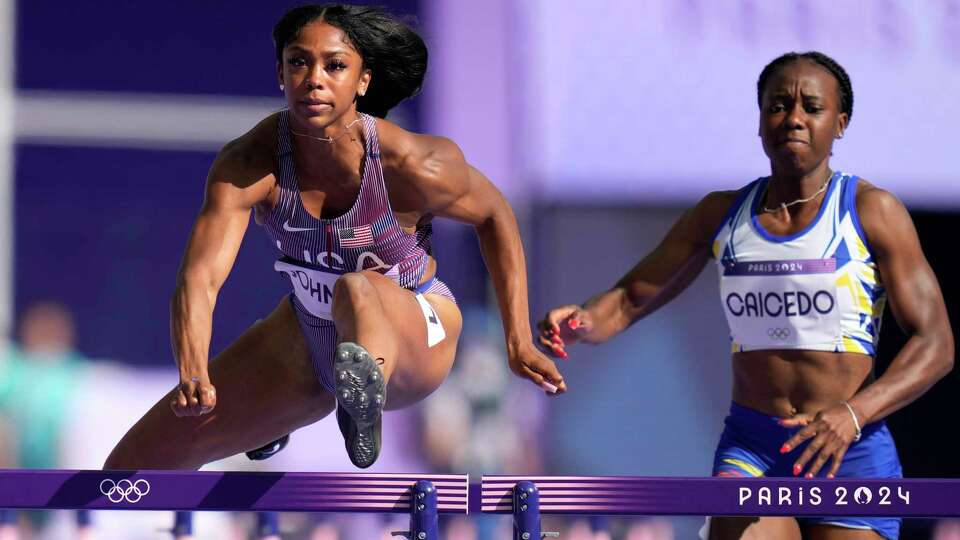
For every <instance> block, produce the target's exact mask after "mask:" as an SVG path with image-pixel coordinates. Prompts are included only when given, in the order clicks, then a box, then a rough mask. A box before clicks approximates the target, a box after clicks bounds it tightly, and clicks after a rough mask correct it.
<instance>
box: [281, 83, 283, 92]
mask: <svg viewBox="0 0 960 540" xmlns="http://www.w3.org/2000/svg"><path fill="white" fill-rule="evenodd" d="M280 91H281V92H283V85H282V84H281V85H280Z"/></svg>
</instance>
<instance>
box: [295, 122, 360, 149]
mask: <svg viewBox="0 0 960 540" xmlns="http://www.w3.org/2000/svg"><path fill="white" fill-rule="evenodd" d="M360 120H361V118H360V117H359V116H358V117H357V119H356V120H354V121H353V122H350V123H349V124H347V126H346V127H345V128H343V133H341V134H339V135H337V136H336V137H315V136H313V135H308V134H306V133H300V132H298V131H294V129H293V127H291V128H290V133H293V134H294V135H296V136H297V137H306V138H307V139H313V140H315V141H320V142H325V143H329V144H333V143H335V142H337V141H338V140H340V139H341V138H343V136H344V135H346V134H348V133H350V128H352V127H353V126H354V125H356V123H357V122H359V121H360ZM350 138H351V139H353V140H356V139H354V138H353V137H350Z"/></svg>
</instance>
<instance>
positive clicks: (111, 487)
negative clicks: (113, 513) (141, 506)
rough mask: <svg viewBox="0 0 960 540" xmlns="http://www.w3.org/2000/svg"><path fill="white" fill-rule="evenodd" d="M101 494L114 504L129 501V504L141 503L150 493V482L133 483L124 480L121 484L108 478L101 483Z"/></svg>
mask: <svg viewBox="0 0 960 540" xmlns="http://www.w3.org/2000/svg"><path fill="white" fill-rule="evenodd" d="M100 493H102V494H103V495H105V496H106V497H107V499H109V500H110V502H112V503H119V502H123V501H127V502H128V503H136V502H140V499H142V498H143V497H144V496H146V494H147V493H150V482H147V481H146V480H144V479H142V478H141V479H140V480H137V481H136V482H131V481H130V480H127V479H126V478H124V479H123V480H120V481H119V482H114V481H113V480H111V479H109V478H107V479H105V480H103V481H102V482H100Z"/></svg>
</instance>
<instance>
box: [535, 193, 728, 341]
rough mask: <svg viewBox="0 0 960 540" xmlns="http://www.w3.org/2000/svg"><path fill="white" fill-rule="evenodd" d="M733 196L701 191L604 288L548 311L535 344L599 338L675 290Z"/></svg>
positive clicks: (691, 273) (698, 266) (705, 255)
mask: <svg viewBox="0 0 960 540" xmlns="http://www.w3.org/2000/svg"><path fill="white" fill-rule="evenodd" d="M735 196H736V193H735V192H726V191H725V192H715V193H711V194H709V195H707V196H706V197H704V198H703V199H702V200H701V201H700V202H699V203H698V204H697V205H696V206H695V207H693V208H691V209H690V210H688V211H687V212H686V213H684V214H683V216H681V217H680V219H679V220H678V221H677V222H676V223H675V224H674V225H673V227H672V228H671V229H670V232H668V233H667V236H666V237H665V238H664V239H663V240H662V241H661V242H660V245H658V246H657V247H656V249H654V250H653V251H652V252H651V253H650V254H649V255H647V256H646V257H644V258H643V259H642V260H641V261H640V262H639V263H637V265H636V266H634V267H633V268H632V269H631V270H630V271H629V272H627V274H626V275H625V276H623V277H622V278H621V279H620V280H619V281H617V283H616V284H614V286H613V287H611V288H610V289H609V290H606V291H604V292H602V293H600V294H597V295H596V296H594V297H593V298H591V299H590V300H588V301H587V302H585V303H584V304H583V305H582V306H578V305H567V306H562V307H559V308H556V309H553V310H550V311H549V312H548V313H547V315H546V317H544V319H543V321H541V322H540V324H539V325H538V329H539V332H540V336H539V342H540V344H541V345H543V346H544V347H546V348H547V349H548V350H550V351H551V352H552V353H553V354H554V355H555V356H559V357H566V355H567V353H566V350H565V346H566V345H568V344H571V343H576V342H577V341H585V342H587V343H594V344H596V343H603V342H604V341H606V340H608V339H610V338H612V337H613V336H615V335H617V334H619V333H620V332H623V331H624V330H626V329H627V328H629V327H630V325H632V324H633V323H635V322H636V321H637V320H639V319H641V318H643V317H645V316H647V315H649V314H651V313H653V312H654V311H656V310H657V309H658V308H660V306H663V305H664V304H666V303H667V302H669V301H670V300H672V299H673V298H674V297H676V296H677V295H678V294H680V292H681V291H683V290H684V289H685V288H687V286H688V285H690V283H691V282H692V281H693V280H694V279H695V278H696V277H697V275H699V274H700V271H701V270H703V267H704V265H705V264H706V262H707V260H708V259H709V257H710V245H709V243H710V241H711V239H712V237H713V234H714V232H715V231H716V229H717V227H719V225H720V222H721V221H722V219H723V217H724V215H725V214H726V212H727V210H728V209H729V207H730V205H731V204H732V202H733V199H734V198H735Z"/></svg>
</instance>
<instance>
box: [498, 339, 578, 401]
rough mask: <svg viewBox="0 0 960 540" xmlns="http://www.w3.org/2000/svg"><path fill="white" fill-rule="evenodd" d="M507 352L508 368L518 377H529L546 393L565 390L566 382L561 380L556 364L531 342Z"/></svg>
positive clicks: (557, 392)
mask: <svg viewBox="0 0 960 540" xmlns="http://www.w3.org/2000/svg"><path fill="white" fill-rule="evenodd" d="M508 354H509V359H508V361H509V363H510V370H511V371H513V372H514V373H516V374H517V375H519V376H520V377H524V378H527V379H530V380H531V381H533V382H534V384H536V385H537V386H539V387H540V388H541V389H542V390H543V391H544V392H546V393H547V394H562V393H564V392H566V391H567V384H566V383H565V382H563V375H561V374H560V370H558V369H557V365H556V364H554V363H553V360H550V359H549V358H547V357H546V356H544V354H543V353H542V352H540V351H538V350H537V348H536V347H534V346H533V344H532V343H526V344H523V345H520V346H518V347H517V348H516V350H514V351H511V352H509V353H508Z"/></svg>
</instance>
